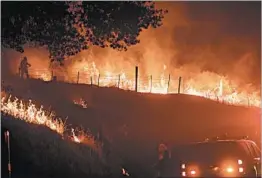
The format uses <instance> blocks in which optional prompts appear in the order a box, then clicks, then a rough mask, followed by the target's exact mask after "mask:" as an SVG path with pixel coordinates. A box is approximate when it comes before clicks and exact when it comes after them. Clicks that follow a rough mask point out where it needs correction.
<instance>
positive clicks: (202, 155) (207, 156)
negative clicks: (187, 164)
mask: <svg viewBox="0 0 262 178" xmlns="http://www.w3.org/2000/svg"><path fill="white" fill-rule="evenodd" d="M174 154H176V157H179V158H180V160H184V161H208V162H210V161H211V162H214V161H215V162H216V161H219V160H220V159H224V158H228V157H230V158H234V157H238V158H241V157H243V156H244V155H245V152H244V150H243V149H242V148H241V146H240V145H239V144H238V143H236V142H229V141H221V142H206V143H197V144H190V145H186V146H182V147H180V148H178V149H177V150H176V151H175V152H174Z"/></svg>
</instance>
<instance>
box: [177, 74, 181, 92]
mask: <svg viewBox="0 0 262 178" xmlns="http://www.w3.org/2000/svg"><path fill="white" fill-rule="evenodd" d="M181 78H182V77H179V78H178V91H177V92H178V94H180V87H181Z"/></svg>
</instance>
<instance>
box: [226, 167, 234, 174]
mask: <svg viewBox="0 0 262 178" xmlns="http://www.w3.org/2000/svg"><path fill="white" fill-rule="evenodd" d="M226 172H227V173H232V172H234V169H233V167H231V166H229V167H227V168H226Z"/></svg>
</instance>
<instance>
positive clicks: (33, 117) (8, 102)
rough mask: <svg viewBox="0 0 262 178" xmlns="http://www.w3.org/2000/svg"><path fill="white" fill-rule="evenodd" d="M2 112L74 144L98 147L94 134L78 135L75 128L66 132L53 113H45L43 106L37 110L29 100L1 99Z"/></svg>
mask: <svg viewBox="0 0 262 178" xmlns="http://www.w3.org/2000/svg"><path fill="white" fill-rule="evenodd" d="M2 94H3V93H2ZM1 112H3V113H6V114H8V115H10V116H13V117H14V118H16V119H20V120H23V121H25V122H28V123H32V124H38V125H44V126H46V127H48V128H49V129H51V130H53V131H55V132H56V133H58V134H59V135H61V136H63V137H64V136H66V137H68V138H70V139H71V140H72V141H73V142H76V143H83V144H86V145H89V146H91V147H92V148H95V146H96V144H95V140H94V137H93V135H92V134H90V133H88V134H87V133H85V132H84V131H83V130H81V131H79V132H78V134H76V130H77V129H73V128H72V129H71V131H70V132H66V131H67V130H66V125H65V122H63V121H62V119H60V118H57V117H55V114H54V113H52V112H51V113H48V112H47V111H45V110H44V109H43V106H41V107H40V108H37V107H36V105H35V104H33V103H32V101H31V100H29V103H28V104H26V103H25V102H23V101H22V100H19V99H18V98H14V99H12V97H11V96H10V97H9V98H6V97H5V96H4V97H2V99H1Z"/></svg>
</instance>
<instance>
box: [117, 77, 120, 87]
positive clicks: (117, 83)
mask: <svg viewBox="0 0 262 178" xmlns="http://www.w3.org/2000/svg"><path fill="white" fill-rule="evenodd" d="M117 85H118V86H117V87H118V88H119V87H120V74H119V76H118V83H117Z"/></svg>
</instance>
